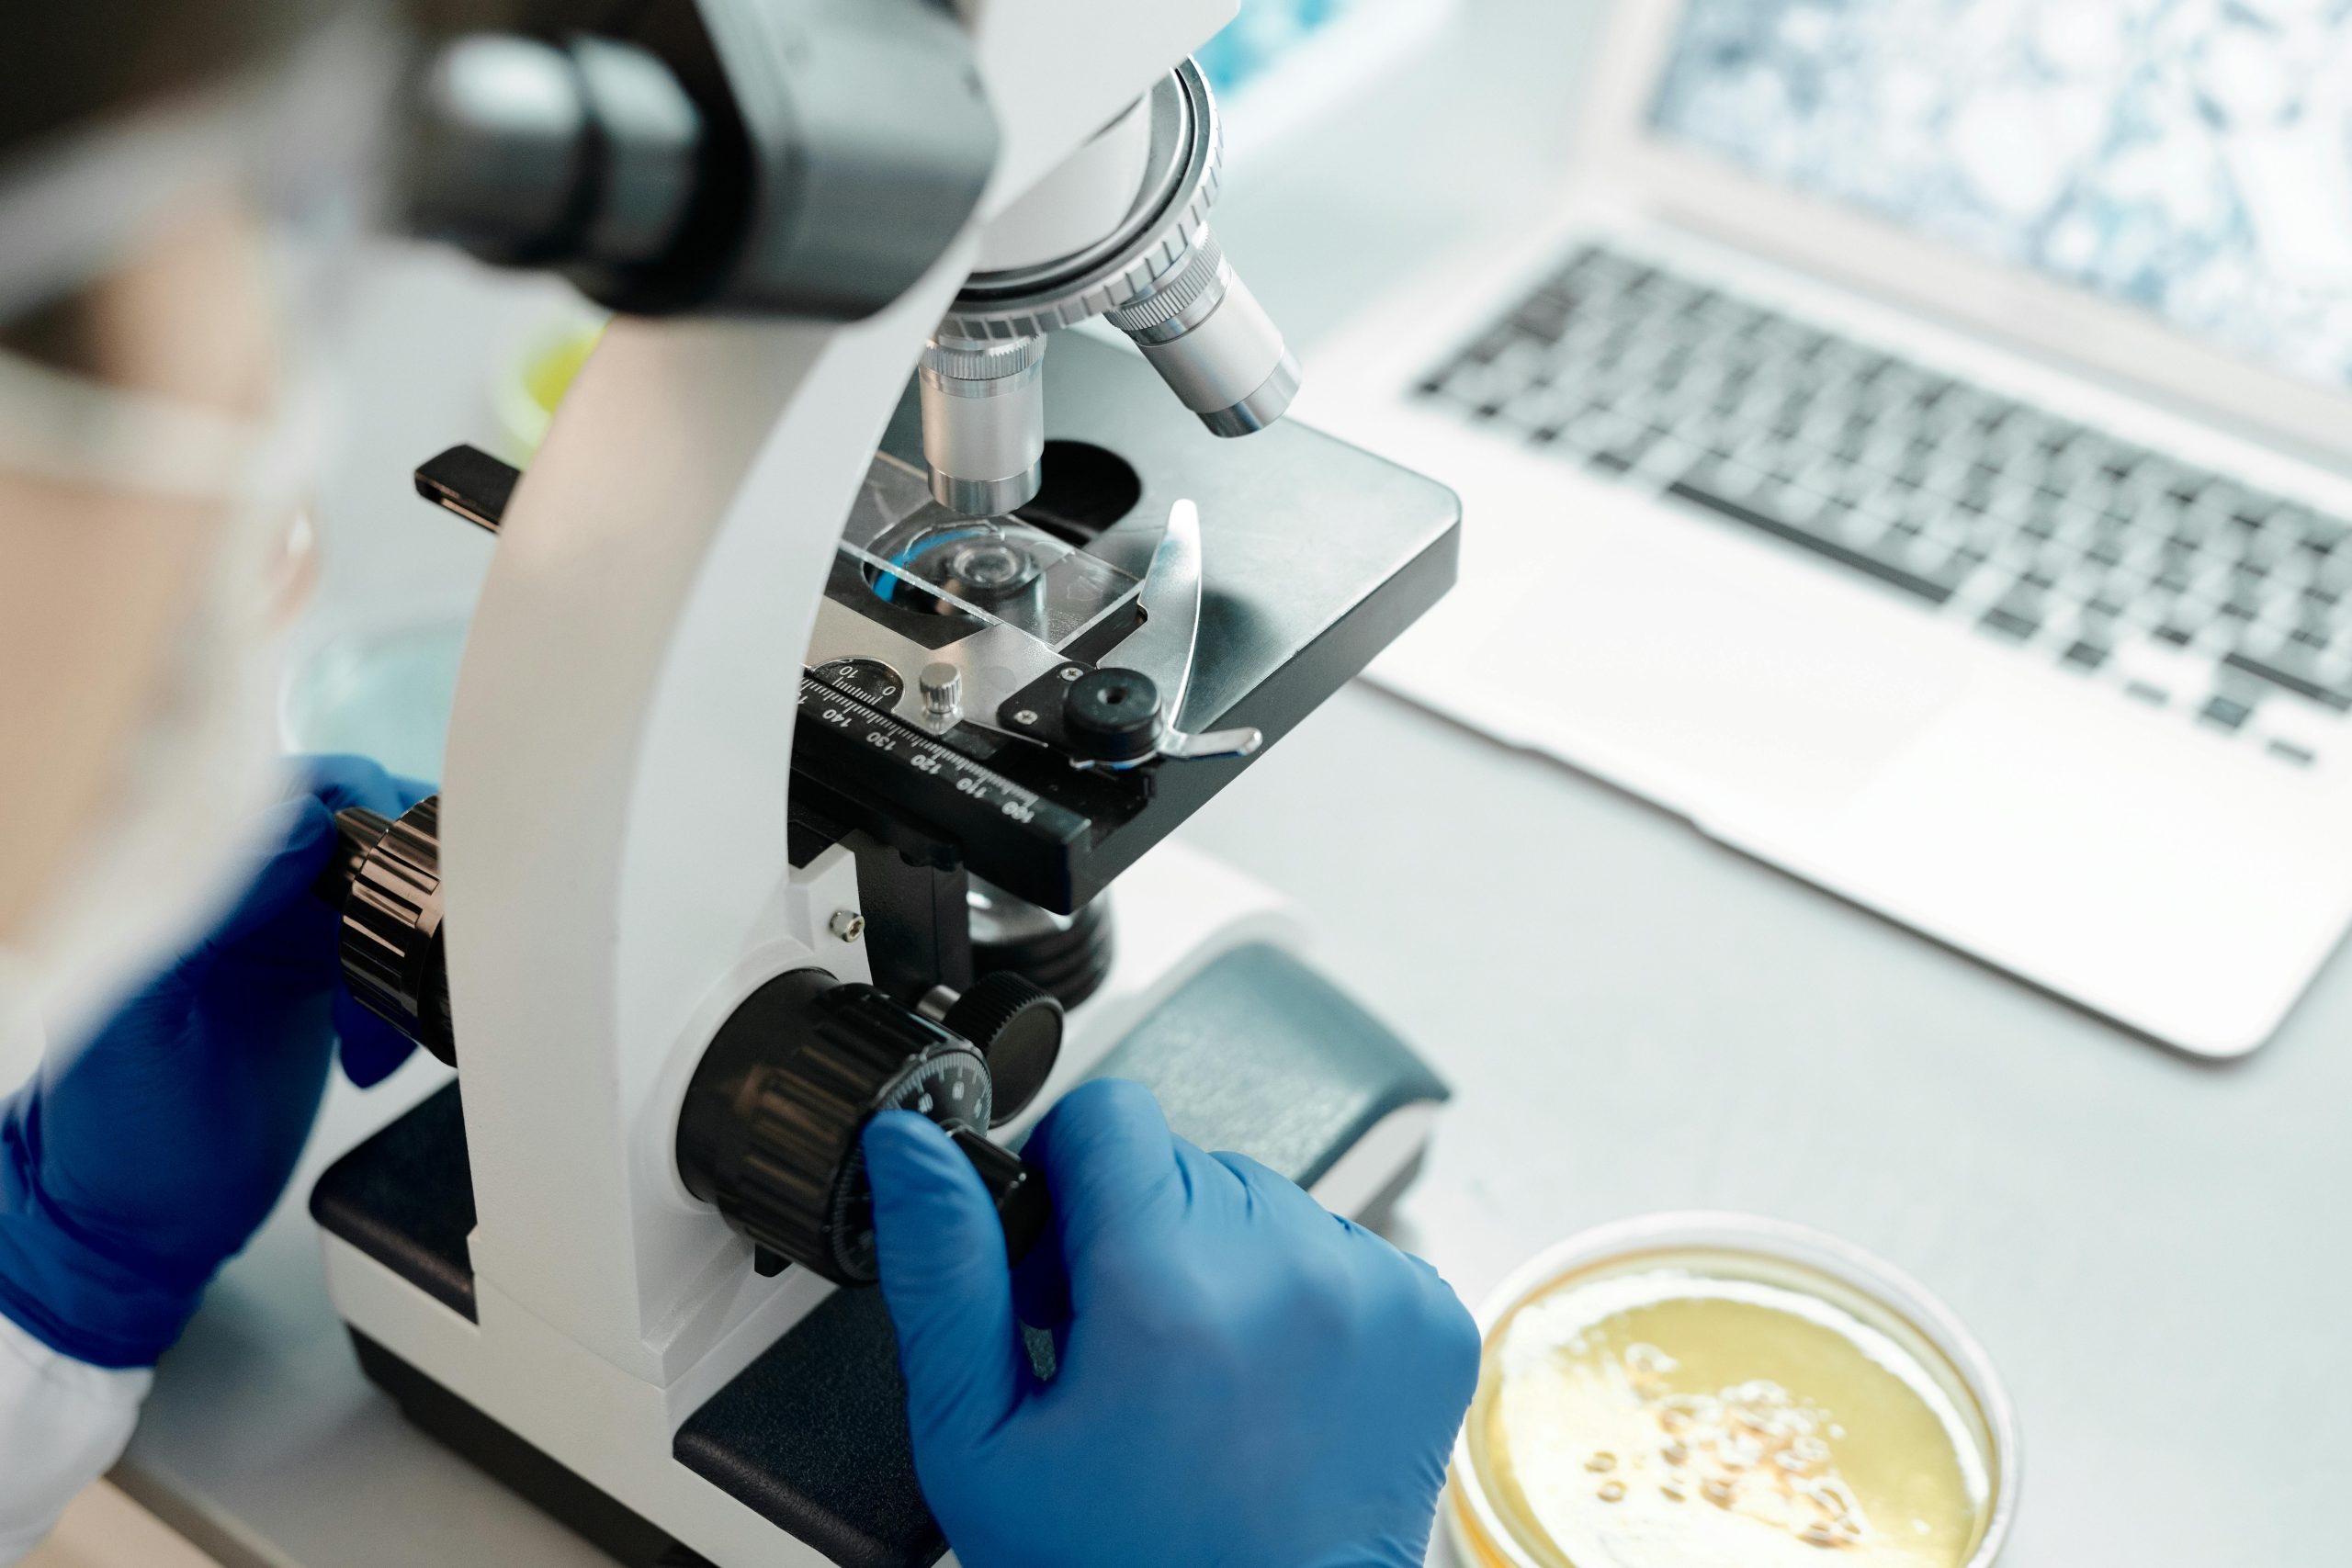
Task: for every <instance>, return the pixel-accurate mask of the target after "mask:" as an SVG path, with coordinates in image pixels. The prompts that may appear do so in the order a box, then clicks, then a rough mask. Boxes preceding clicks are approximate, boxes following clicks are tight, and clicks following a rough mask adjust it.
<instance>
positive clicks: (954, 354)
mask: <svg viewBox="0 0 2352 1568" xmlns="http://www.w3.org/2000/svg"><path fill="white" fill-rule="evenodd" d="M918 379H919V382H920V385H921V388H922V452H923V457H924V459H925V461H927V462H928V463H929V464H930V466H931V493H932V498H933V500H935V501H937V502H939V504H940V505H942V506H944V507H945V508H947V509H948V510H949V511H950V512H955V513H961V514H963V515H964V516H966V517H1001V516H1003V515H1004V514H1005V513H1009V512H1012V511H1014V510H1015V509H1017V508H1019V507H1023V506H1026V505H1028V504H1029V503H1030V502H1033V501H1035V500H1036V499H1037V491H1039V489H1040V488H1042V487H1043V486H1044V484H1045V479H1046V340H1045V339H1044V338H1043V337H1030V338H1017V339H1013V340H1011V341H1008V342H1004V343H974V342H966V341H963V340H959V339H952V338H933V339H932V341H931V343H930V344H928V345H927V346H926V347H925V348H924V349H923V353H922V371H921V374H920V376H919V378H918Z"/></svg>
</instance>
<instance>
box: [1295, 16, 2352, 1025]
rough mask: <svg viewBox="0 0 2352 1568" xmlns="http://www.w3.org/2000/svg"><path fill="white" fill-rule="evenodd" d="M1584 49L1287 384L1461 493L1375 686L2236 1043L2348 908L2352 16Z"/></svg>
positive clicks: (1675, 29)
mask: <svg viewBox="0 0 2352 1568" xmlns="http://www.w3.org/2000/svg"><path fill="white" fill-rule="evenodd" d="M1591 81H1592V82H1593V83H1594V84H1595V85H1593V86H1592V87H1591V88H1590V89H1589V97H1588V98H1587V99H1586V100H1585V101H1584V102H1583V103H1582V104H1581V105H1580V106H1578V113H1579V118H1580V119H1581V121H1582V123H1581V125H1580V127H1579V129H1578V130H1577V135H1576V137H1575V139H1574V141H1573V145H1574V147H1575V148H1576V150H1577V163H1576V166H1575V167H1573V168H1566V169H1563V170H1562V172H1561V178H1560V183H1559V186H1558V189H1557V190H1556V191H1554V192H1551V193H1548V194H1546V195H1545V196H1544V197H1542V198H1541V199H1540V200H1535V201H1532V202H1531V203H1530V210H1531V214H1532V217H1531V220H1530V222H1529V224H1528V226H1527V231H1526V232H1525V233H1523V234H1521V235H1518V236H1515V237H1513V238H1512V240H1511V241H1510V243H1506V244H1502V245H1497V244H1495V243H1492V242H1491V241H1488V242H1484V243H1482V244H1481V247H1480V251H1479V253H1478V254H1471V255H1467V256H1464V257H1463V258H1461V259H1459V260H1458V261H1456V262H1454V263H1452V264H1450V265H1445V266H1443V267H1442V268H1440V269H1438V270H1437V271H1436V272H1435V273H1434V274H1432V275H1431V276H1428V277H1426V278H1424V279H1422V280H1420V281H1419V283H1417V284H1416V285H1414V286H1413V287H1412V288H1409V289H1408V290H1407V291H1406V292H1405V294H1404V295H1403V296H1402V297H1400V298H1398V299H1395V300H1392V301H1390V302H1388V303H1387V304H1385V305H1384V306H1382V307H1381V308H1380V309H1378V310H1375V311H1374V312H1373V313H1372V314H1371V315H1370V316H1368V317H1367V318H1365V319H1364V320H1363V321H1362V322H1361V323H1360V324H1359V325H1358V326H1357V327H1355V328H1354V329H1351V330H1350V331H1349V332H1346V333H1342V334H1341V336H1340V341H1339V342H1337V343H1336V344H1333V345H1332V346H1331V347H1330V348H1329V350H1328V351H1327V352H1325V353H1323V354H1321V355H1318V357H1317V366H1316V374H1315V375H1314V376H1312V377H1310V378H1309V381H1310V384H1311V386H1312V388H1313V390H1312V392H1311V393H1310V395H1309V398H1308V399H1307V400H1306V403H1305V404H1304V405H1303V412H1305V413H1306V415H1307V417H1310V418H1312V419H1314V420H1316V421H1317V423H1320V424H1322V425H1324V426H1325V427H1326V428H1329V429H1332V430H1336V431H1338V432H1340V433H1341V434H1346V435H1348V436H1350V437H1351V438H1353V439H1355V440H1357V441H1359V442H1361V443H1363V445H1365V446H1370V447H1372V448H1374V450H1377V451H1380V452H1383V453H1385V454H1387V455H1389V456H1392V457H1396V458H1397V460H1398V461H1401V462H1404V463H1408V464H1410V465H1411V466H1413V467H1416V468H1421V469H1423V470H1425V471H1427V472H1430V473H1432V474H1434V475H1436V476H1437V477H1439V478H1441V479H1444V480H1445V481H1447V482H1448V483H1450V484H1452V485H1453V486H1454V487H1455V488H1456V489H1457V490H1459V491H1461V492H1462V494H1463V497H1464V502H1465V503H1466V507H1467V517H1468V527H1467V528H1466V529H1465V531H1464V573H1463V581H1462V585H1461V588H1460V590H1459V591H1458V592H1456V593H1455V594H1454V595H1453V598H1452V599H1451V600H1450V601H1449V602H1448V603H1447V604H1445V605H1443V606H1441V608H1440V609H1439V611H1437V612H1436V613H1435V614H1433V615H1431V616H1430V617H1429V619H1428V620H1427V621H1425V622H1424V623H1423V624H1422V626H1420V627H1419V628H1417V630H1416V631H1415V632H1414V633H1412V634H1411V635H1410V636H1408V637H1407V638H1406V639H1405V640H1404V641H1403V642H1402V643H1400V644H1399V645H1398V646H1397V649H1394V650H1393V651H1392V653H1391V654H1390V655H1388V656H1387V657H1385V659H1384V660H1382V661H1381V662H1380V663H1378V664H1377V665H1375V666H1374V671H1373V675H1374V679H1375V680H1377V681H1379V682H1383V683H1385V685H1387V686H1388V687H1390V688H1392V689H1394V690H1395V691H1397V692H1399V693H1402V694H1406V695H1408V696H1409V697H1411V698H1413V699H1415V700H1417V701H1419V702H1423V703H1426V704H1428V705H1430V706H1431V707H1433V708H1435V709H1438V710H1440V711H1442V712H1443V713H1444V714H1446V715H1447V716H1451V717H1453V718H1455V719H1458V720H1461V721H1463V722H1465V723H1468V724H1470V725H1473V726H1476V727H1477V728H1481V729H1483V730H1485V731H1487V732H1488V733H1490V734H1492V735H1494V736H1495V737H1497V738H1498V739H1502V740H1504V741H1506V742H1509V743H1511V744H1514V745H1517V746H1521V747H1524V748H1529V749H1532V750H1538V751H1542V752H1545V753H1548V754H1550V755H1553V756H1555V757H1557V758H1559V759H1561V760H1564V761H1567V762H1570V763H1573V764H1575V765H1576V766H1577V767H1578V768H1581V769H1584V770H1586V771H1588V772H1589V773H1594V774H1597V775H1599V776H1600V777H1601V778H1603V779H1606V780H1609V781H1611V782H1612V783H1614V784H1618V785H1620V786H1622V787H1623V788H1625V789H1628V790H1631V791H1633V792H1635V793H1637V794H1639V795H1645V796H1647V797H1649V798H1651V799H1652V800H1655V801H1657V803H1659V804H1661V805H1662V806H1664V807H1667V808H1668V809H1670V810H1672V811H1674V812H1676V813H1678V814H1680V815H1682V816H1684V817H1687V818H1689V819H1690V820H1691V822H1693V823H1694V824H1695V825H1697V827H1699V828H1700V829H1702V830H1703V831H1705V832H1706V833H1708V834H1710V835H1713V837H1715V838H1717V839H1720V840H1723V841H1724V842H1725V843H1727V844H1730V845H1733V846H1736V848H1738V849H1739V850H1741V851H1744V852H1747V853H1749V854H1752V855H1755V856H1757V857H1759V858H1761V859H1763V860H1765V861H1768V862H1770V863H1773V864H1775V865H1778V866H1781V867H1783V868H1785V869H1787V870H1788V871H1791V872H1792V873H1794V874H1797V875H1799V876H1801V877H1804V878H1807V879H1809V880H1811V881H1813V882H1815V883H1817V884H1818V885H1820V886H1823V887H1825V888H1828V889H1830V890H1832V891H1834V892H1836V893H1838V894H1839V895H1841V896H1843V897H1847V898H1849V899H1852V900H1854V901H1856V902H1858V903H1860V904H1862V905H1864V906H1867V907H1869V908H1872V909H1875V910H1878V911H1881V912H1883V914H1885V915H1887V916H1889V917H1891V918H1893V919H1895V920H1898V921H1901V922H1904V923H1905V924H1907V925H1909V926H1911V927H1913V928H1915V929H1917V931H1921V932H1924V933H1926V934H1927V935H1928V936H1930V937H1932V938H1934V939H1936V940H1938V941H1939V942H1944V943H1947V944H1949V945H1951V946H1953V947H1956V948H1959V949H1961V950H1963V951H1965V952H1967V953H1972V954H1974V955H1976V956H1977V957H1979V958H1981V959H1982V960H1984V961H1985V962H1987V963H1989V964H1994V965H1996V966H1998V967H2000V968H2002V969H2004V970H2007V971H2008V972H2010V973H2012V974H2014V975H2016V976H2019V977H2021V978H2023V979H2025V980H2027V981H2029V982H2030V983H2032V984H2033V985H2035V986H2037V987H2041V988H2043V989H2045V990H2047V991H2050V992H2052V993H2055V994H2056V995H2058V996H2060V997H2063V998H2070V999H2071V1000H2072V1001H2074V1002H2075V1003H2077V1004H2079V1005H2080V1006H2082V1007H2084V1008H2086V1009H2090V1010H2094V1011H2096V1012H2098V1013H2099V1014H2102V1015H2105V1016H2106V1017H2108V1018H2109V1019H2112V1020H2114V1021H2117V1022H2120V1023H2121V1024H2123V1025H2125V1026H2127V1027H2128V1028H2129V1029H2131V1030H2133V1031H2136V1032H2140V1033H2142V1034H2144V1035H2146V1036H2148V1037H2151V1038H2153V1039H2154V1040H2156V1041H2158V1042H2162V1043H2167V1044H2169V1045H2172V1046H2175V1047H2177V1048H2178V1049H2180V1050H2183V1051H2186V1052H2190V1053H2194V1054H2197V1055H2207V1056H2233V1055H2243V1054H2244V1053H2246V1052H2249V1051H2252V1050H2254V1049H2255V1048H2256V1047H2257V1046H2259V1045H2260V1044H2262V1043H2264V1042H2265V1041H2266V1040H2267V1039H2268V1038H2269V1037H2270V1036H2271V1035H2272V1034H2273V1033H2274V1032H2276V1031H2277V1029H2278V1026H2279V1024H2280V1022H2281V1021H2282V1020H2283V1019H2284V1018H2285V1016H2286V1015H2287V1014H2288V1012H2289V1011H2290V1009H2291V1008H2292V1007H2293V1005H2294V1003H2295V1001H2296V998H2298V997H2299V996H2300V995H2301V993H2302V991H2303V990H2304V989H2305V988H2306V987H2307V986H2308V985H2309V984H2310V982H2311V980H2312V976H2314V975H2315V974H2316V973H2317V971H2318V970H2319V968H2320V967H2321V965H2322V964H2324V962H2325V961H2326V959H2327V957H2328V955H2329V953H2331V952H2332V951H2333V950H2334V949H2335V946H2336V944H2337V942H2338V941H2339V939H2340V937H2341V936H2342V933H2343V931H2344V930H2345V927H2346V922H2347V920H2352V20H2346V19H2344V17H2343V15H2342V13H2341V12H2340V10H2339V9H2338V8H2333V7H2318V6H2298V7H2289V8H2284V9H2278V8H2268V7H2245V6H2229V5H2224V4H2222V3H2220V0H2164V3H2156V0H2150V3H2147V4H2139V5H2124V4H2119V3H2116V0H2041V3H2040V4H2035V5H2030V6H2028V5H2019V4H2016V3H2014V0H1877V3H1875V4H1865V3H1860V0H1849V3H1845V4H1836V3H1831V0H1679V3H1666V0H1653V3H1626V4H1622V5H1621V6H1619V7H1618V14H1617V15H1616V16H1615V17H1614V18H1613V21H1612V28H1611V39H1610V41H1609V42H1608V44H1607V46H1606V51H1605V54H1604V56H1603V58H1602V59H1601V60H1600V66H1599V69H1598V70H1597V71H1596V72H1595V73H1594V74H1593V75H1592V77H1591Z"/></svg>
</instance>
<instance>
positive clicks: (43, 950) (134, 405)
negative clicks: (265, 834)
mask: <svg viewBox="0 0 2352 1568" xmlns="http://www.w3.org/2000/svg"><path fill="white" fill-rule="evenodd" d="M401 60H402V53H401V48H400V40H399V39H397V38H396V37H395V36H394V35H393V34H392V33H391V32H390V29H389V28H385V27H384V26H382V25H380V23H379V22H377V21H375V20H373V19H370V18H365V17H354V18H350V19H347V20H346V21H345V22H342V23H338V24H337V25H335V26H334V27H332V28H327V29H324V30H323V31H322V32H320V33H318V34H316V35H314V36H313V37H312V38H311V39H310V40H309V41H308V42H307V43H306V44H305V45H304V46H303V47H302V48H301V49H300V51H299V53H297V54H296V55H295V56H293V57H292V58H291V59H290V61H288V62H281V64H280V65H279V66H278V67H277V69H275V70H272V71H270V72H269V73H266V75H256V76H255V77H254V78H253V79H250V80H244V81H239V82H234V83H231V84H229V85H225V86H222V87H220V88H218V89H216V90H214V91H211V92H209V93H208V94H206V95H205V96H202V97H200V98H191V99H185V100H182V101H179V102H176V103H174V104H170V105H165V106H162V107H156V108H153V109H150V110H146V111H142V112H141V113H140V114H139V115H138V116H137V117H136V118H125V119H121V120H118V121H116V122H113V123H111V124H106V125H99V126H94V127H92V128H90V129H88V130H85V131H84V132H83V133H81V134H79V135H75V136H70V137H67V138H64V139H61V140H60V141H55V142H52V143H51V144H49V145H47V146H44V147H42V148H40V149H39V150H37V151H36V152H33V153H32V154H30V155H28V156H26V157H23V158H20V159H19V160H17V163H16V164H14V165H10V164H0V1079H6V1078H8V1077H12V1076H13V1075H12V1074H11V1073H10V1072H9V1071H8V1069H11V1068H20V1067H21V1066H22V1065H23V1063H22V1061H21V1054H22V1053H23V1052H24V1051H25V1049H26V1042H27V1040H28V1037H30V1036H32V1035H33V1034H35V1032H37V1030H40V1029H45V1030H46V1032H47V1033H48V1035H49V1036H50V1038H51V1040H52V1041H57V1042H66V1041H71V1040H74V1039H76V1038H78V1037H80V1036H81V1035H82V1034H83V1033H85V1032H86V1031H87V1029H88V1028H89V1026H90V1025H91V1024H92V1023H93V1022H94V1021H95V1020H96V1017H97V1016H99V1015H100V1014H101V1012H102V1011H103V1010H104V1009H106V1008H107V1007H108V1006H110V1005H112V1003H113V1002H114V1001H115V1000H116V999H117V998H119V995H120V994H121V993H122V992H123V991H124V990H125V989H127V988H128V987H130V986H131V985H133V984H135V983H137V981H138V980H139V979H141V977H142V976H144V975H145V974H146V973H147V972H148V971H150V970H152V969H153V968H154V967H156V966H157V965H158V964H160V963H161V962H162V961H163V960H164V957H165V956H167V955H169V954H171V953H175V952H177V951H179V950H181V949H182V948H183V947H185V946H186V945H187V943H188V942H191V941H192V940H193V939H194V938H195V937H197V936H198V935H199V934H200V933H201V931H203V930H204V929H205V926H206V924H207V922H208V920H209V919H210V918H211V917H212V916H213V915H214V914H215V912H216V911H217V910H218V909H219V908H221V907H222V906H223V904H224V903H225V902H226V901H227V900H228V899H229V898H230V897H233V896H234V894H235V893H236V892H237V891H238V890H239V886H240V885H241V884H242V882H243V878H244V875H245V874H247V872H248V869H249V867H250V866H251V864H252V863H253V860H254V855H255V853H256V852H257V846H255V845H254V844H252V843H251V842H249V841H248V839H247V834H246V832H245V831H244V829H245V828H246V826H247V825H248V824H251V823H253V822H254V818H255V814H256V808H257V807H260V806H261V805H263V804H266V801H267V800H268V798H269V795H270V794H271V791H272V789H273V787H274V785H275V784H276V781H277V777H278V774H277V767H276V756H275V753H276V747H275V744H274V733H273V729H272V724H271V715H272V713H273V711H274V707H275V696H276V660H275V643H276V640H277V634H278V633H279V632H280V631H282V630H283V629H284V627H285V626H286V625H287V624H288V622H289V621H290V620H291V619H292V617H293V615H294V614H295V613H296V612H297V611H298V610H299V608H300V603H301V600H302V598H303V597H304V594H305V592H306V590H307V588H308V585H309V581H310V580H311V575H312V550H313V536H312V533H311V525H310V521H309V518H308V516H307V515H306V513H305V510H304V500H305V494H306V490H307V486H308V483H309V480H310V479H311V473H312V470H313V467H314V464H315V461H316V456H317V453H318V450H319V447H320V443H321V437H322V434H323V432H322V429H321V419H320V412H321V409H322V401H323V400H322V399H321V398H320V397H318V396H317V395H315V389H314V387H313V385H312V382H313V381H314V379H315V378H313V377H311V376H310V375H308V374H306V367H307V366H309V365H310V364H311V362H312V361H311V357H310V354H311V350H313V349H314V348H315V347H316V345H317V343H318V341H319V340H318V338H317V336H316V335H315V333H313V331H312V330H311V329H312V328H313V327H314V325H315V324H316V323H318V322H320V321H324V320H330V319H332V318H333V316H334V314H335V311H334V303H335V299H334V296H335V293H336V291H337V289H338V288H339V285H340V282H341V279H342V276H343V274H344V270H345V269H344V268H343V266H342V265H340V263H341V261H342V259H343V258H344V257H345V256H346V255H347V254H348V246H347V244H345V243H344V242H345V241H347V240H348V239H349V238H350V237H352V236H354V235H356V233H357V232H358V231H359V229H360V222H359V220H360V219H361V217H362V216H364V215H365V212H366V209H367V202H366V199H365V193H366V191H367V189H368V186H367V185H366V183H365V181H364V178H363V175H364V174H365V173H366V171H367V170H368V168H369V167H370V166H371V164H372V162H373V159H372V156H371V154H372V153H373V152H374V147H373V140H374V138H375V136H376V134H377V131H378V129H379V126H380V125H381V123H382V118H383V115H382V111H383V107H384V106H385V105H386V103H387V102H388V101H389V97H390V86H391V83H392V78H393V75H394V73H395V72H396V71H397V69H398V67H399V65H400V63H401Z"/></svg>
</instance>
